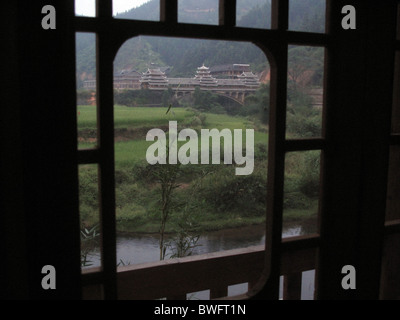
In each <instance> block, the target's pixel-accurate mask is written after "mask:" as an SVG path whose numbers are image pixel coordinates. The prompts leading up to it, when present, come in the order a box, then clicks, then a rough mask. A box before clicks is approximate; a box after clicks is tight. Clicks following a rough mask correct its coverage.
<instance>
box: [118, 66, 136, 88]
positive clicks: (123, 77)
mask: <svg viewBox="0 0 400 320" xmlns="http://www.w3.org/2000/svg"><path fill="white" fill-rule="evenodd" d="M141 77H142V75H141V73H140V72H137V71H135V70H122V71H121V72H120V73H117V74H114V89H117V90H120V89H140V79H141Z"/></svg>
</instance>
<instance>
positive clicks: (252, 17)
mask: <svg viewBox="0 0 400 320" xmlns="http://www.w3.org/2000/svg"><path fill="white" fill-rule="evenodd" d="M324 2H325V1H322V0H292V1H290V22H289V28H290V29H291V30H302V31H314V32H323V30H324V11H325V10H324V6H325V4H324ZM237 4H238V8H237V25H238V26H242V27H243V26H245V27H256V28H270V25H271V19H270V16H271V14H270V13H271V6H270V1H269V0H241V1H237ZM178 10H179V21H180V22H191V23H208V24H216V23H217V21H218V17H217V16H218V1H216V0H202V1H198V0H181V1H179V8H178ZM158 15H159V1H158V0H151V1H149V2H147V3H145V4H143V5H142V6H140V7H138V8H134V9H132V10H130V11H128V12H126V13H123V14H120V15H118V16H117V18H124V19H141V20H158ZM297 51H298V52H301V53H302V54H304V52H306V51H304V50H303V51H300V50H297ZM94 52H95V43H94V37H93V36H91V35H88V34H78V35H77V76H78V79H79V81H80V83H82V81H83V80H86V79H90V78H93V77H94V74H95V61H94V56H95V55H94ZM294 54H296V53H294ZM313 55H314V54H313ZM314 56H315V55H314ZM299 58H300V60H301V59H302V57H299ZM305 58H306V60H307V59H308V57H305ZM293 60H295V61H297V60H299V59H295V58H294V59H293ZM203 63H204V64H206V65H207V66H210V67H211V66H215V65H221V64H231V63H249V64H250V65H251V68H252V70H253V71H254V72H261V71H263V70H265V69H266V68H268V64H267V60H266V57H265V55H264V54H263V53H262V52H261V50H260V49H258V48H257V47H256V46H254V45H252V44H249V43H238V42H227V41H211V40H189V39H178V38H161V37H137V38H134V39H131V40H129V41H127V42H126V43H125V44H124V45H123V46H122V47H121V49H120V51H119V52H118V54H117V56H116V59H115V62H114V68H115V71H116V72H118V71H120V70H122V69H135V70H137V71H139V72H144V71H145V70H146V69H147V67H148V66H150V65H151V64H156V65H159V66H171V67H172V69H171V73H170V76H173V77H177V76H193V75H194V73H195V71H196V68H197V67H199V66H201V65H202V64H203Z"/></svg>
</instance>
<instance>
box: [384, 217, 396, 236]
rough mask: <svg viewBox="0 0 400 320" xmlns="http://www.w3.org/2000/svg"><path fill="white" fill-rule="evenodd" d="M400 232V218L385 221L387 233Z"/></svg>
mask: <svg viewBox="0 0 400 320" xmlns="http://www.w3.org/2000/svg"><path fill="white" fill-rule="evenodd" d="M394 233H400V219H397V220H391V221H387V222H385V234H386V235H389V234H394Z"/></svg>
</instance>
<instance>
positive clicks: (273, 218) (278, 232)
mask: <svg viewBox="0 0 400 320" xmlns="http://www.w3.org/2000/svg"><path fill="white" fill-rule="evenodd" d="M272 7H273V10H272V21H273V27H275V28H279V29H282V30H283V31H284V30H286V29H287V21H288V1H287V0H284V1H279V2H278V0H275V1H273V2H272ZM273 53H274V57H275V61H274V63H273V65H272V66H271V67H272V68H271V110H270V121H269V151H268V185H267V221H266V225H267V230H266V241H265V251H266V255H267V259H268V260H267V261H266V263H267V267H269V268H270V270H268V271H267V272H268V280H267V283H266V284H265V286H264V290H266V292H265V296H266V297H267V298H268V299H278V298H279V279H280V270H279V269H280V248H281V241H282V215H283V186H284V170H285V131H286V98H287V87H286V85H287V60H288V46H287V43H282V44H281V45H279V44H278V45H277V47H275V49H274V52H273Z"/></svg>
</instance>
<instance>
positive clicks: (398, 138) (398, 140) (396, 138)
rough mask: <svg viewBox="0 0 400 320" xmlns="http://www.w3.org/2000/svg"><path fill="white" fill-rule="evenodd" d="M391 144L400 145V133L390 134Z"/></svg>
mask: <svg viewBox="0 0 400 320" xmlns="http://www.w3.org/2000/svg"><path fill="white" fill-rule="evenodd" d="M390 145H392V146H393V145H400V134H392V135H391V136H390Z"/></svg>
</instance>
